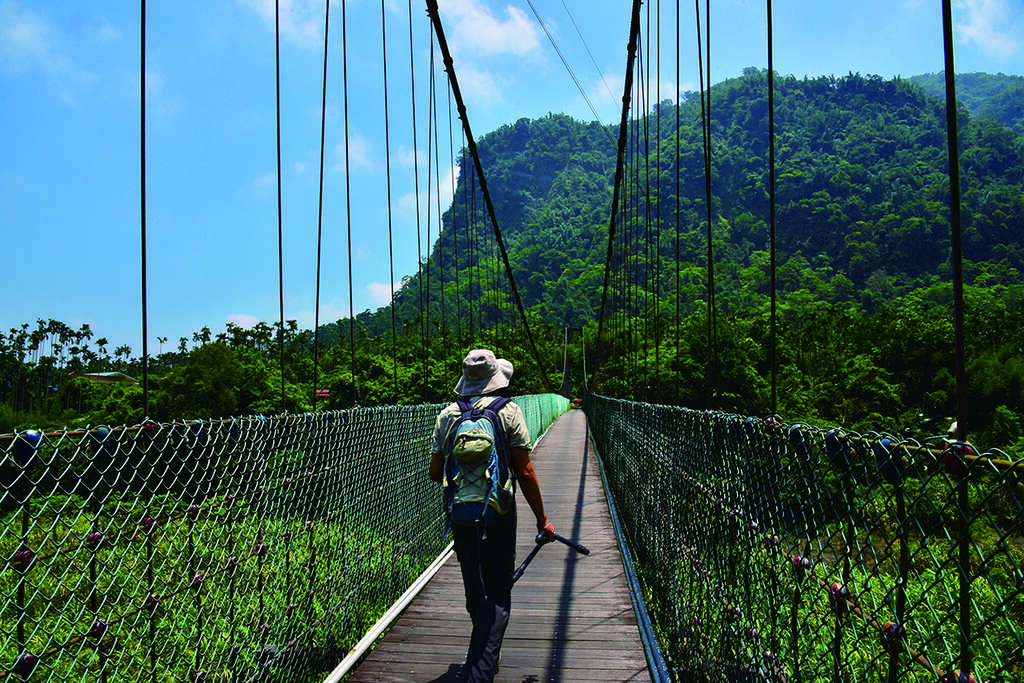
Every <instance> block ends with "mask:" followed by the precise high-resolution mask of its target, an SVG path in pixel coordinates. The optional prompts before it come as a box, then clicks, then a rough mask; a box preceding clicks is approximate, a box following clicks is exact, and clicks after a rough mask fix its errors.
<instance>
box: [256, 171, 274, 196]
mask: <svg viewBox="0 0 1024 683" xmlns="http://www.w3.org/2000/svg"><path fill="white" fill-rule="evenodd" d="M251 186H252V189H253V190H255V191H256V192H260V193H262V192H266V191H267V190H269V189H271V188H273V187H277V173H276V172H274V171H267V172H266V173H264V174H263V175H261V176H257V177H256V178H253V180H252V183H251Z"/></svg>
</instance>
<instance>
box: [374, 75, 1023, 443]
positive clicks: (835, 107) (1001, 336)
mask: <svg viewBox="0 0 1024 683" xmlns="http://www.w3.org/2000/svg"><path fill="white" fill-rule="evenodd" d="M775 101H776V126H777V128H776V130H777V201H778V210H777V235H778V245H777V248H778V264H779V268H778V283H777V290H778V295H779V297H780V301H781V305H782V315H783V326H782V328H781V334H782V335H783V339H782V341H781V343H780V350H779V354H780V359H779V364H780V368H781V373H782V375H783V377H784V382H783V384H784V386H782V387H781V390H782V391H781V395H780V399H779V401H780V410H785V411H786V412H787V414H788V415H789V416H793V415H801V416H808V417H811V418H818V419H821V418H827V419H832V420H836V421H842V422H844V423H847V424H849V423H855V424H860V425H864V424H866V423H867V422H868V421H874V423H875V424H876V425H878V424H885V425H889V426H892V427H895V426H897V425H901V426H912V428H913V429H915V430H917V429H933V430H934V429H937V427H938V425H939V423H940V422H942V421H944V420H945V419H946V418H947V417H948V416H949V415H951V414H952V413H953V397H954V396H955V390H954V389H955V388H954V384H953V381H952V372H953V366H952V358H953V351H952V322H951V318H952V313H951V304H950V302H951V300H952V297H951V291H950V284H949V283H950V281H951V265H950V264H951V261H950V248H951V247H950V244H951V241H950V229H949V205H950V200H949V181H948V175H947V168H948V163H947V151H946V131H945V108H944V103H943V102H942V101H941V100H939V99H936V98H934V97H931V96H929V95H927V94H926V93H925V92H924V91H923V90H922V89H921V88H919V87H918V86H916V85H914V84H913V83H911V82H909V81H906V80H899V79H896V80H885V79H882V78H880V77H874V76H868V77H864V76H860V75H856V74H850V75H848V76H846V77H843V78H833V77H822V78H814V79H807V78H804V79H797V78H793V77H784V78H777V79H776V100H775ZM710 111H711V131H712V161H711V175H712V183H711V184H712V196H713V202H714V206H713V209H714V210H713V213H714V216H715V227H714V231H713V232H714V244H713V246H714V259H715V280H716V291H717V296H716V301H717V306H716V313H717V314H718V316H719V319H718V320H719V325H720V326H722V327H724V328H726V329H728V332H723V333H722V334H721V335H720V336H719V344H720V345H721V346H722V348H721V349H720V350H719V351H720V353H721V354H722V355H723V356H726V357H728V356H731V359H730V360H729V361H726V360H722V361H721V362H720V367H721V370H720V372H721V374H722V376H721V378H719V379H718V380H716V384H717V385H718V389H717V393H719V395H720V400H721V403H720V404H719V405H721V406H722V407H727V408H729V409H732V410H737V411H743V412H755V413H757V412H760V413H763V412H765V411H766V410H767V408H768V405H767V404H768V393H769V390H768V386H767V375H768V374H769V372H768V370H769V368H770V366H769V364H768V361H767V358H766V353H767V348H768V342H767V339H766V338H765V336H766V330H765V317H766V315H767V313H766V311H767V307H768V302H769V296H770V292H769V289H768V282H769V279H768V266H767V264H768V253H767V247H768V225H767V220H768V193H767V179H768V168H767V166H768V164H767V158H768V145H767V112H768V109H767V75H766V73H765V72H763V71H759V70H756V69H748V70H746V72H745V73H744V75H743V76H742V77H741V78H736V79H731V80H728V81H726V82H724V83H721V84H719V85H717V86H715V88H714V89H713V91H712V94H711V109H710ZM633 128H634V130H635V132H637V139H638V140H639V142H636V143H633V144H632V145H631V147H630V150H629V158H630V165H629V169H630V170H629V171H628V172H627V178H628V180H627V185H626V188H625V191H624V197H623V202H622V207H625V208H624V209H623V213H622V215H621V216H620V218H619V231H620V234H622V233H623V232H625V233H626V234H627V235H632V237H631V238H630V239H632V240H633V242H631V243H630V244H629V245H627V247H626V248H627V249H632V250H633V252H632V256H629V257H627V258H630V259H632V260H631V263H632V264H633V268H634V270H633V273H634V274H633V275H632V278H633V279H632V281H630V282H628V283H627V282H623V281H621V280H615V279H613V282H612V292H613V301H618V302H619V309H620V310H621V308H622V307H623V306H627V307H631V308H630V310H631V312H632V313H631V315H632V317H634V318H645V319H648V320H649V322H651V325H650V328H654V329H656V330H658V332H657V333H655V332H651V331H650V329H649V328H646V326H645V328H646V329H648V331H649V336H650V337H651V338H652V339H653V337H655V336H657V337H659V338H660V339H662V344H667V342H666V341H665V340H668V339H670V338H672V339H673V341H674V334H675V333H676V332H675V329H678V328H679V327H681V328H682V329H683V330H688V332H684V335H689V342H688V344H687V343H684V344H682V347H683V348H682V349H681V350H680V356H679V357H677V356H676V355H675V350H674V348H664V349H661V348H659V349H658V353H657V356H659V358H660V360H659V362H660V363H661V364H662V365H663V367H661V368H657V369H652V368H651V367H650V365H652V364H653V362H654V361H653V356H654V355H655V352H654V351H652V350H650V349H648V350H647V351H646V352H640V354H639V355H640V356H644V353H646V356H651V357H652V358H650V359H649V360H650V361H651V363H650V364H649V363H648V362H647V361H648V359H647V358H646V356H645V357H644V358H643V359H642V360H640V361H638V360H637V357H638V354H637V352H636V351H635V350H632V351H629V352H627V353H626V354H625V356H622V357H620V358H619V360H615V359H612V360H611V361H610V363H611V364H610V365H609V366H606V368H605V370H606V372H607V373H608V376H607V377H606V378H605V386H606V387H607V388H608V390H609V391H612V392H617V393H620V394H623V395H631V396H636V397H637V398H642V399H644V400H663V401H665V402H681V403H684V404H687V405H701V404H703V403H704V401H705V399H704V395H705V389H704V385H705V384H706V383H707V381H708V380H707V379H706V378H705V376H704V374H705V365H706V363H705V362H704V360H703V359H705V358H706V356H707V349H706V343H705V342H703V341H702V339H701V338H700V330H701V329H702V327H703V326H704V325H705V324H704V323H702V322H700V319H704V320H706V318H702V316H704V315H706V313H705V311H706V300H707V290H706V282H707V277H706V276H707V270H706V265H707V263H706V256H705V254H706V243H705V231H706V224H705V215H706V207H705V200H704V196H705V193H704V166H703V163H704V159H703V151H702V141H701V110H700V100H699V97H698V96H696V95H690V96H689V97H687V99H686V101H685V102H683V104H682V105H681V107H680V111H679V126H678V128H677V127H676V111H675V106H674V104H673V103H671V102H663V103H661V105H660V106H659V107H654V108H652V110H651V113H650V114H649V115H648V116H647V117H646V118H645V119H642V120H640V121H637V122H634V124H633ZM608 132H609V133H611V134H612V135H614V134H615V133H616V132H617V131H613V130H609V131H608ZM960 140H961V148H962V149H961V172H962V196H963V207H964V212H963V222H964V239H965V243H964V249H965V259H966V266H965V269H966V278H967V284H968V302H969V310H968V325H969V326H970V328H971V331H972V334H971V335H970V338H969V340H968V344H969V346H970V351H971V355H970V358H971V359H972V361H971V362H972V363H974V365H975V367H974V370H973V372H972V374H971V382H972V387H974V390H975V392H976V394H974V400H973V402H972V404H973V405H974V406H975V407H976V408H977V410H978V412H979V414H978V416H977V422H976V425H975V426H976V427H978V428H979V429H990V430H992V429H995V428H994V427H993V424H994V422H993V421H994V420H996V417H995V416H997V415H998V416H999V419H998V420H996V421H1000V424H1001V426H1000V427H999V430H1001V433H1005V434H1007V435H1008V436H1007V438H1008V439H1009V440H1010V442H1012V441H1015V440H1016V438H1017V435H1018V434H1019V432H1020V416H1021V414H1022V413H1024V361H1022V360H1021V351H1020V347H1019V336H1020V330H1021V329H1024V325H1022V321H1024V318H1022V309H1021V302H1022V300H1024V287H1022V284H1024V279H1022V273H1024V139H1022V138H1021V137H1020V136H1017V135H1015V134H1014V133H1013V132H1012V131H1011V130H1009V129H1008V128H1006V127H1004V126H1002V125H1001V124H1000V123H998V122H997V121H995V120H993V119H991V118H989V117H980V118H974V117H972V116H971V115H970V114H969V113H968V112H967V110H966V109H962V110H961V114H960ZM659 141H660V142H659ZM479 146H480V150H481V157H482V159H483V166H484V169H485V173H486V174H487V181H488V185H489V187H490V188H491V192H492V193H493V195H494V198H495V205H496V207H497V213H498V222H499V225H500V226H501V230H502V233H503V234H504V236H505V239H506V242H507V243H508V245H509V251H510V252H511V261H512V264H513V269H514V272H515V274H516V280H517V282H518V284H519V287H520V289H521V291H522V294H523V299H524V303H525V305H526V307H527V308H528V309H529V310H530V311H531V313H532V314H533V315H532V319H534V320H536V321H538V322H543V323H549V324H555V325H566V326H572V327H574V326H579V325H584V324H587V323H588V322H592V321H594V320H595V319H596V318H597V315H598V311H599V308H600V301H601V287H600V285H601V283H602V280H603V268H604V261H605V248H606V237H607V229H608V212H609V206H610V198H611V189H612V188H611V180H612V172H613V171H612V170H613V167H614V166H613V165H614V148H613V145H612V144H611V142H610V136H609V135H607V134H605V133H604V132H603V131H601V130H600V128H598V127H597V125H596V124H593V123H592V124H583V123H579V122H576V121H573V120H571V119H569V118H567V117H565V116H561V115H549V116H548V117H545V118H542V119H538V120H526V119H523V120H520V121H518V122H517V123H516V124H514V125H509V126H504V127H502V128H501V129H499V130H497V131H494V132H493V133H490V134H488V135H486V136H484V137H483V138H482V139H481V140H480V142H479ZM677 149H678V154H677V151H676V150H677ZM677 158H678V160H679V171H678V173H679V178H680V180H679V185H680V189H679V193H678V195H677V193H676V159H677ZM467 180H468V181H469V183H470V184H471V185H472V184H474V180H473V178H472V173H471V170H470V165H469V163H468V162H467V161H466V160H464V161H463V173H462V175H461V179H460V185H459V188H458V190H457V192H456V201H455V203H454V204H453V207H452V209H451V211H450V212H449V213H448V214H446V222H445V231H444V233H443V234H442V237H441V239H440V241H439V243H438V245H436V246H435V249H434V251H433V254H432V257H431V261H430V264H429V268H428V269H425V270H424V271H423V273H421V274H420V275H418V276H415V277H413V278H411V279H410V280H408V282H407V285H406V287H405V288H403V290H402V292H401V293H400V295H399V301H398V310H399V311H400V313H401V315H400V316H399V318H400V319H410V318H412V317H415V315H416V309H415V306H416V305H417V296H416V294H417V293H418V292H419V291H420V288H421V287H423V285H424V282H425V281H426V280H427V279H429V280H430V281H431V282H433V283H434V284H433V286H432V287H433V288H432V292H433V293H432V294H430V295H429V296H428V297H427V298H428V299H429V300H430V301H431V302H432V305H433V306H434V308H432V309H431V312H430V316H431V317H432V318H433V319H439V317H440V315H441V311H440V308H439V302H440V297H439V292H440V290H441V288H439V287H438V285H437V283H439V282H442V281H443V282H445V283H448V284H447V286H446V288H445V289H444V291H445V294H446V296H447V303H446V314H445V315H446V317H447V318H448V320H449V325H450V324H451V320H452V319H453V315H454V311H455V310H456V307H458V308H459V309H462V310H468V309H469V300H470V299H469V297H468V292H469V289H468V287H467V282H466V280H467V270H466V265H467V261H468V260H469V258H470V253H468V252H467V248H466V245H467V244H469V243H470V242H472V241H473V240H474V239H476V240H478V241H479V240H482V241H483V244H484V246H483V247H482V253H483V254H484V256H483V257H479V256H478V257H475V258H477V259H478V262H477V261H474V262H473V264H471V265H474V266H476V265H479V266H480V268H479V270H478V271H475V272H478V273H479V274H478V279H480V282H481V283H482V284H478V285H477V295H476V296H474V297H473V298H474V299H481V298H482V299H483V300H484V301H485V302H487V301H492V300H493V301H496V302H497V303H495V304H493V305H492V306H491V308H492V309H493V310H499V311H500V310H502V305H503V303H502V302H506V301H507V299H506V297H505V288H504V287H503V286H502V285H501V279H500V277H496V275H495V274H500V273H501V267H500V265H499V263H498V261H497V255H496V254H495V252H494V250H493V247H492V246H488V240H489V239H490V238H489V234H490V228H489V227H488V226H487V224H486V222H485V221H484V215H483V201H482V199H481V198H480V197H479V196H477V195H476V194H475V193H474V192H472V191H467V188H466V182H467ZM646 196H650V197H651V200H652V204H651V205H647V204H645V203H643V202H642V201H639V198H640V197H646ZM630 207H632V208H630ZM649 207H653V208H649ZM649 211H650V212H653V213H651V215H650V218H649V220H650V223H648V215H647V212H649ZM677 216H678V223H679V235H678V237H679V239H678V241H679V245H680V252H679V256H678V259H677V257H676V253H675V248H676V222H677ZM470 217H472V218H473V220H469V218H470ZM648 225H650V233H649V234H650V235H653V236H654V239H655V241H656V244H655V245H654V246H651V245H650V244H647V243H644V244H641V243H640V242H639V241H638V240H641V241H642V240H645V239H646V240H650V239H652V238H651V237H649V236H648V232H647V229H648V228H647V226H648ZM467 226H469V229H468V230H467ZM654 250H657V251H658V253H659V254H660V260H659V261H657V262H656V261H655V260H654V259H653V258H652V256H653V253H654ZM477 251H480V248H478V249H477ZM456 260H459V268H458V270H456V267H455V262H456ZM456 272H458V273H460V274H461V277H462V281H461V284H460V286H459V287H456V286H455V281H456ZM677 272H678V274H679V275H678V279H679V282H680V284H679V285H678V290H677V289H676V287H677V285H676V278H677ZM428 274H429V278H428ZM442 275H443V277H442ZM655 275H657V277H655ZM638 277H640V278H641V279H642V281H637V278H638ZM494 283H497V288H498V292H497V294H496V295H494V294H492V293H491V289H492V288H493V287H494V286H495V285H494ZM470 286H472V285H470ZM481 287H482V288H483V289H484V290H485V296H483V297H480V296H479V292H480V288H481ZM456 289H458V291H460V292H462V296H461V297H456V296H455V291H456ZM488 296H493V299H488V298H487V297H488ZM677 300H678V309H679V310H680V312H681V315H682V320H681V321H680V324H679V326H678V327H677V328H675V329H673V326H674V324H675V323H673V322H672V321H673V320H674V318H675V311H676V308H677ZM637 301H642V302H643V303H642V308H641V306H640V305H639V304H637ZM487 305H490V304H487V303H485V304H484V306H487ZM504 305H506V306H507V305H508V304H507V303H505V304H504ZM382 313H383V311H382ZM383 319H384V316H383V315H381V314H378V315H367V316H365V320H366V322H367V324H368V326H369V327H370V328H371V329H376V330H377V331H383V329H384V326H383V325H382V324H381V325H377V324H376V323H377V322H383ZM652 339H647V340H643V341H642V342H637V341H636V340H635V339H632V338H631V339H630V340H629V341H624V340H620V341H622V343H624V345H625V347H626V348H629V349H635V346H636V344H637V343H641V344H642V345H643V346H647V347H650V346H653V343H654V342H653V341H652ZM606 341H607V340H606ZM684 355H685V357H683V356H684ZM626 356H628V357H631V358H632V360H623V358H625V357H626ZM616 363H619V364H618V365H617V364H616ZM623 363H624V364H623ZM630 363H632V364H633V365H630ZM638 364H640V367H639V368H638V367H637V365H638ZM996 368H1001V370H1000V371H999V374H1000V376H999V377H994V376H991V374H990V373H993V372H996ZM638 374H639V375H640V376H638ZM673 375H683V378H682V380H681V387H680V388H676V387H675V385H672V384H671V383H670V382H661V383H659V381H658V378H659V377H660V378H665V377H670V376H673ZM996 387H999V388H998V389H996ZM1004 418H1005V419H1004Z"/></svg>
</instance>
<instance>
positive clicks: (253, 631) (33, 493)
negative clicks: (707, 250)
mask: <svg viewBox="0 0 1024 683" xmlns="http://www.w3.org/2000/svg"><path fill="white" fill-rule="evenodd" d="M516 401H517V402H518V403H519V404H520V405H521V406H522V407H523V410H524V413H525V414H526V415H527V418H528V421H529V423H530V426H531V429H536V431H534V432H531V434H534V435H536V434H539V433H540V432H541V431H542V430H543V428H544V427H546V426H547V424H548V423H550V422H551V421H552V420H553V419H554V417H556V416H557V414H558V413H559V412H560V410H559V408H558V406H562V408H561V409H562V410H564V407H565V405H564V402H565V399H562V398H561V397H543V396H541V397H531V396H527V397H520V398H517V399H516ZM442 407H443V406H440V405H426V406H394V407H384V408H365V409H363V408H360V409H353V410H350V411H342V412H328V413H316V414H304V415H285V416H281V417H274V418H264V417H259V416H257V417H248V418H236V419H231V420H224V421H194V422H188V423H182V422H176V423H170V424H157V423H154V422H146V423H144V424H142V425H139V426H135V427H119V428H114V429H111V428H108V427H97V428H94V429H88V430H83V431H60V432H54V433H48V434H40V433H39V432H35V431H26V432H22V433H20V434H17V435H13V436H11V435H9V436H6V437H0V449H2V450H0V485H2V487H3V489H2V491H0V510H2V514H3V517H2V525H0V557H2V558H4V562H5V565H4V570H3V572H2V573H0V590H2V592H3V595H4V598H3V600H4V603H3V612H2V614H3V619H2V621H0V638H2V641H3V651H2V659H0V679H3V680H25V679H28V678H29V677H31V679H32V680H100V681H107V680H111V681H117V680H145V679H149V680H161V681H163V680H175V681H179V680H193V681H201V680H277V679H278V678H280V677H282V676H284V677H285V678H284V680H320V679H322V678H323V676H324V672H325V671H330V670H331V669H333V668H334V666H336V665H337V663H338V662H339V661H340V660H341V659H342V657H343V656H344V655H345V654H346V653H347V651H348V649H349V648H350V647H351V646H352V645H353V644H355V643H356V642H357V641H358V640H359V638H360V637H361V636H362V634H363V633H365V632H366V631H367V630H368V629H369V628H370V627H371V626H372V625H373V623H374V622H375V621H376V619H377V618H378V617H379V616H380V615H381V614H382V613H383V612H384V611H385V610H386V609H387V607H388V606H389V605H390V604H391V603H392V602H394V600H396V599H397V598H398V597H399V596H400V595H401V594H402V593H403V592H404V591H405V589H406V588H407V587H408V586H409V585H410V584H411V583H412V582H413V581H414V580H415V578H416V577H417V576H418V575H419V574H420V573H421V572H422V571H423V569H424V568H425V567H426V566H427V565H429V564H430V562H431V561H432V560H433V559H434V558H435V557H436V556H437V555H438V554H439V553H440V552H441V551H442V550H443V548H444V547H445V545H446V538H445V530H444V519H443V513H442V508H441V504H440V495H439V492H438V491H437V488H436V485H434V484H433V483H431V482H430V481H429V480H428V478H427V476H426V467H427V462H428V460H429V454H430V449H431V441H430V439H431V434H432V430H433V426H434V419H435V417H436V416H437V413H438V412H439V410H440V409H441V408H442Z"/></svg>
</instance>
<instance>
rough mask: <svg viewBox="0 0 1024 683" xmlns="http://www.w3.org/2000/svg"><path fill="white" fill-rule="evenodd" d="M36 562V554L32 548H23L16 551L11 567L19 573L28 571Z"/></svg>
mask: <svg viewBox="0 0 1024 683" xmlns="http://www.w3.org/2000/svg"><path fill="white" fill-rule="evenodd" d="M35 562H36V554H35V553H34V552H32V551H31V550H28V549H27V548H26V549H23V550H19V551H18V552H16V553H14V555H13V556H12V557H11V569H13V570H14V571H16V572H18V573H19V574H24V573H26V572H27V571H28V570H29V569H31V568H32V565H33V564H35Z"/></svg>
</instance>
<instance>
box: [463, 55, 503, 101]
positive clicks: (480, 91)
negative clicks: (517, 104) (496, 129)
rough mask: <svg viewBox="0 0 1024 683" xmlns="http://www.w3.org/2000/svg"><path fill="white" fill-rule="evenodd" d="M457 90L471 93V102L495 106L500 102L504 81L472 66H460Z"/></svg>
mask: <svg viewBox="0 0 1024 683" xmlns="http://www.w3.org/2000/svg"><path fill="white" fill-rule="evenodd" d="M457 74H458V77H459V89H460V90H462V91H464V92H466V93H471V96H472V98H473V102H475V103H481V104H485V105H487V106H492V107H493V106H496V105H498V104H500V103H501V102H502V95H501V93H502V90H503V86H504V85H505V84H506V82H507V81H506V80H505V79H503V78H501V77H499V76H497V75H496V74H493V73H491V72H489V71H482V70H481V69H478V68H476V67H475V66H473V65H472V64H462V65H461V66H459V67H458V71H457Z"/></svg>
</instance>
